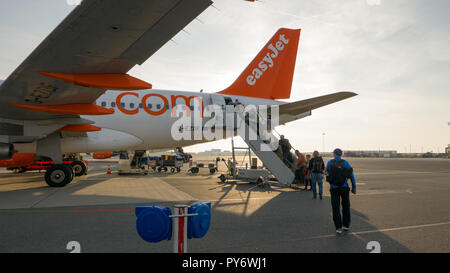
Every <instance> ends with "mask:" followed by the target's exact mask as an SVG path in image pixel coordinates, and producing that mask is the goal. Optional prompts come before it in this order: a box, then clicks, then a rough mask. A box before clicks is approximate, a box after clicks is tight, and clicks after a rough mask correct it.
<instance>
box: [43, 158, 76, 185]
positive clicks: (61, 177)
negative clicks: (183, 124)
mask: <svg viewBox="0 0 450 273" xmlns="http://www.w3.org/2000/svg"><path fill="white" fill-rule="evenodd" d="M73 177H74V171H73V169H72V166H70V165H64V164H55V165H52V166H51V167H50V168H48V169H47V171H46V172H45V182H47V185H49V186H50V187H54V188H60V187H64V186H66V185H67V184H69V183H70V182H72V180H73Z"/></svg>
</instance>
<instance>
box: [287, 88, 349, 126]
mask: <svg viewBox="0 0 450 273" xmlns="http://www.w3.org/2000/svg"><path fill="white" fill-rule="evenodd" d="M356 95H358V94H356V93H353V92H338V93H334V94H330V95H325V96H320V97H316V98H312V99H307V100H301V101H296V102H292V103H286V104H282V105H280V124H285V123H287V122H291V121H294V120H297V119H301V118H304V117H307V116H310V115H311V111H312V110H314V109H317V108H319V107H322V106H325V105H328V104H332V103H335V102H338V101H341V100H344V99H348V98H351V97H353V96H356Z"/></svg>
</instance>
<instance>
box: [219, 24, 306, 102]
mask: <svg viewBox="0 0 450 273" xmlns="http://www.w3.org/2000/svg"><path fill="white" fill-rule="evenodd" d="M300 32H301V30H300V29H287V28H281V29H279V30H278V31H277V33H275V35H274V36H273V37H272V39H270V41H269V42H268V43H267V44H266V45H265V46H264V48H263V49H262V50H261V51H260V52H259V54H258V55H257V56H256V58H255V59H253V61H252V62H251V63H250V65H249V66H247V68H246V69H245V70H244V72H242V74H241V75H240V76H239V78H238V79H237V80H236V81H235V82H234V83H233V84H232V85H231V86H230V87H228V88H227V89H225V90H223V91H221V92H219V94H227V95H236V96H246V97H255V98H264V99H288V98H289V97H290V96H291V87H292V79H293V76H294V69H295V61H296V59H297V49H298V43H299V39H300Z"/></svg>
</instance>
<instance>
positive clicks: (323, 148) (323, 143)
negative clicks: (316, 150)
mask: <svg viewBox="0 0 450 273" xmlns="http://www.w3.org/2000/svg"><path fill="white" fill-rule="evenodd" d="M322 153H325V133H322Z"/></svg>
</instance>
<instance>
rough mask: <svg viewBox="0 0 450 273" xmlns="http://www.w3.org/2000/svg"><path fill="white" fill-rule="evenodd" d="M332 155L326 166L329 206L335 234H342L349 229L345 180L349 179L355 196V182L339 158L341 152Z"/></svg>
mask: <svg viewBox="0 0 450 273" xmlns="http://www.w3.org/2000/svg"><path fill="white" fill-rule="evenodd" d="M333 154H334V159H333V160H330V161H328V164H327V168H326V174H327V178H326V180H327V182H329V183H330V193H331V206H332V207H333V221H334V225H335V227H336V233H337V234H342V232H343V231H348V230H349V228H350V196H349V195H350V187H349V186H348V183H347V180H348V179H351V182H352V190H351V191H352V193H353V194H356V181H355V176H354V175H353V168H352V166H350V163H348V162H347V161H345V160H343V159H342V158H341V156H342V150H341V149H335V150H334V151H333ZM341 203H342V217H341V209H340V207H341Z"/></svg>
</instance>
